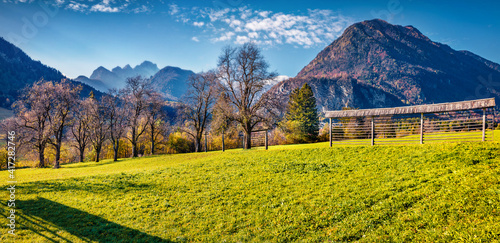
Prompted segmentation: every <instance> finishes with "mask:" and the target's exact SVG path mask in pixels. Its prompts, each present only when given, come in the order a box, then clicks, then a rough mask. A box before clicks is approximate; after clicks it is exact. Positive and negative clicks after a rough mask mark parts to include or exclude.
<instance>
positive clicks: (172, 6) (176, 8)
mask: <svg viewBox="0 0 500 243" xmlns="http://www.w3.org/2000/svg"><path fill="white" fill-rule="evenodd" d="M169 7H170V12H169V13H170V15H175V14H177V13H178V12H179V6H177V4H175V3H172V4H170V6H169Z"/></svg>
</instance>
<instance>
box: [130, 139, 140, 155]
mask: <svg viewBox="0 0 500 243" xmlns="http://www.w3.org/2000/svg"><path fill="white" fill-rule="evenodd" d="M135 157H139V151H137V141H132V158H135Z"/></svg>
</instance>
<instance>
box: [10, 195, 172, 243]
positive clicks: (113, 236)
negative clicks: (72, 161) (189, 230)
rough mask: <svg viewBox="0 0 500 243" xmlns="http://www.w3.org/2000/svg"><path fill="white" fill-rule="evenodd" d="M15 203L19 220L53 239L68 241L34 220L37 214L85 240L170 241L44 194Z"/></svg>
mask: <svg viewBox="0 0 500 243" xmlns="http://www.w3.org/2000/svg"><path fill="white" fill-rule="evenodd" d="M16 204H17V203H16ZM17 205H19V209H21V210H22V214H19V217H20V222H19V223H20V224H21V225H24V227H25V228H28V229H29V230H30V231H33V232H34V233H35V234H38V235H40V236H43V237H44V238H46V239H47V240H50V241H53V242H59V241H61V242H71V241H70V240H68V239H66V238H64V237H61V236H60V235H58V234H57V233H56V232H54V231H51V230H50V229H48V228H47V227H45V226H43V225H42V224H41V223H42V222H37V221H39V220H37V218H39V219H41V220H43V221H46V222H48V223H49V224H51V225H54V226H55V227H57V228H59V229H61V230H64V231H66V232H68V233H70V234H72V235H73V236H76V237H78V238H79V240H81V241H84V242H90V241H97V242H172V241H170V240H165V239H162V238H159V237H157V236H151V235H148V234H146V233H144V232H141V231H139V230H136V229H132V228H129V227H126V226H122V225H119V224H117V223H114V222H111V221H108V220H106V219H103V218H101V217H98V216H95V215H92V214H89V213H87V212H84V211H81V210H78V209H75V208H72V207H68V206H66V205H63V204H60V203H57V202H54V201H51V200H48V199H45V198H37V199H36V200H27V201H19V204H17ZM137 217H142V215H137ZM23 222H24V223H23Z"/></svg>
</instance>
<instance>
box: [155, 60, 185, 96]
mask: <svg viewBox="0 0 500 243" xmlns="http://www.w3.org/2000/svg"><path fill="white" fill-rule="evenodd" d="M193 74H194V72H193V71H190V70H184V69H181V68H178V67H171V66H166V67H164V68H163V69H161V70H160V71H158V72H157V73H156V74H155V75H154V76H153V78H152V79H151V83H152V85H153V86H154V88H155V90H157V91H159V92H161V93H163V94H165V96H166V97H167V99H169V100H173V101H178V100H179V98H180V97H181V96H182V95H183V94H184V93H186V90H187V83H186V82H187V79H188V78H189V76H191V75H193Z"/></svg>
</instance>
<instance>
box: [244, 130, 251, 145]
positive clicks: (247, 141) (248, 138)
mask: <svg viewBox="0 0 500 243" xmlns="http://www.w3.org/2000/svg"><path fill="white" fill-rule="evenodd" d="M250 148H252V132H251V130H250V129H248V130H247V131H245V149H250Z"/></svg>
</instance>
